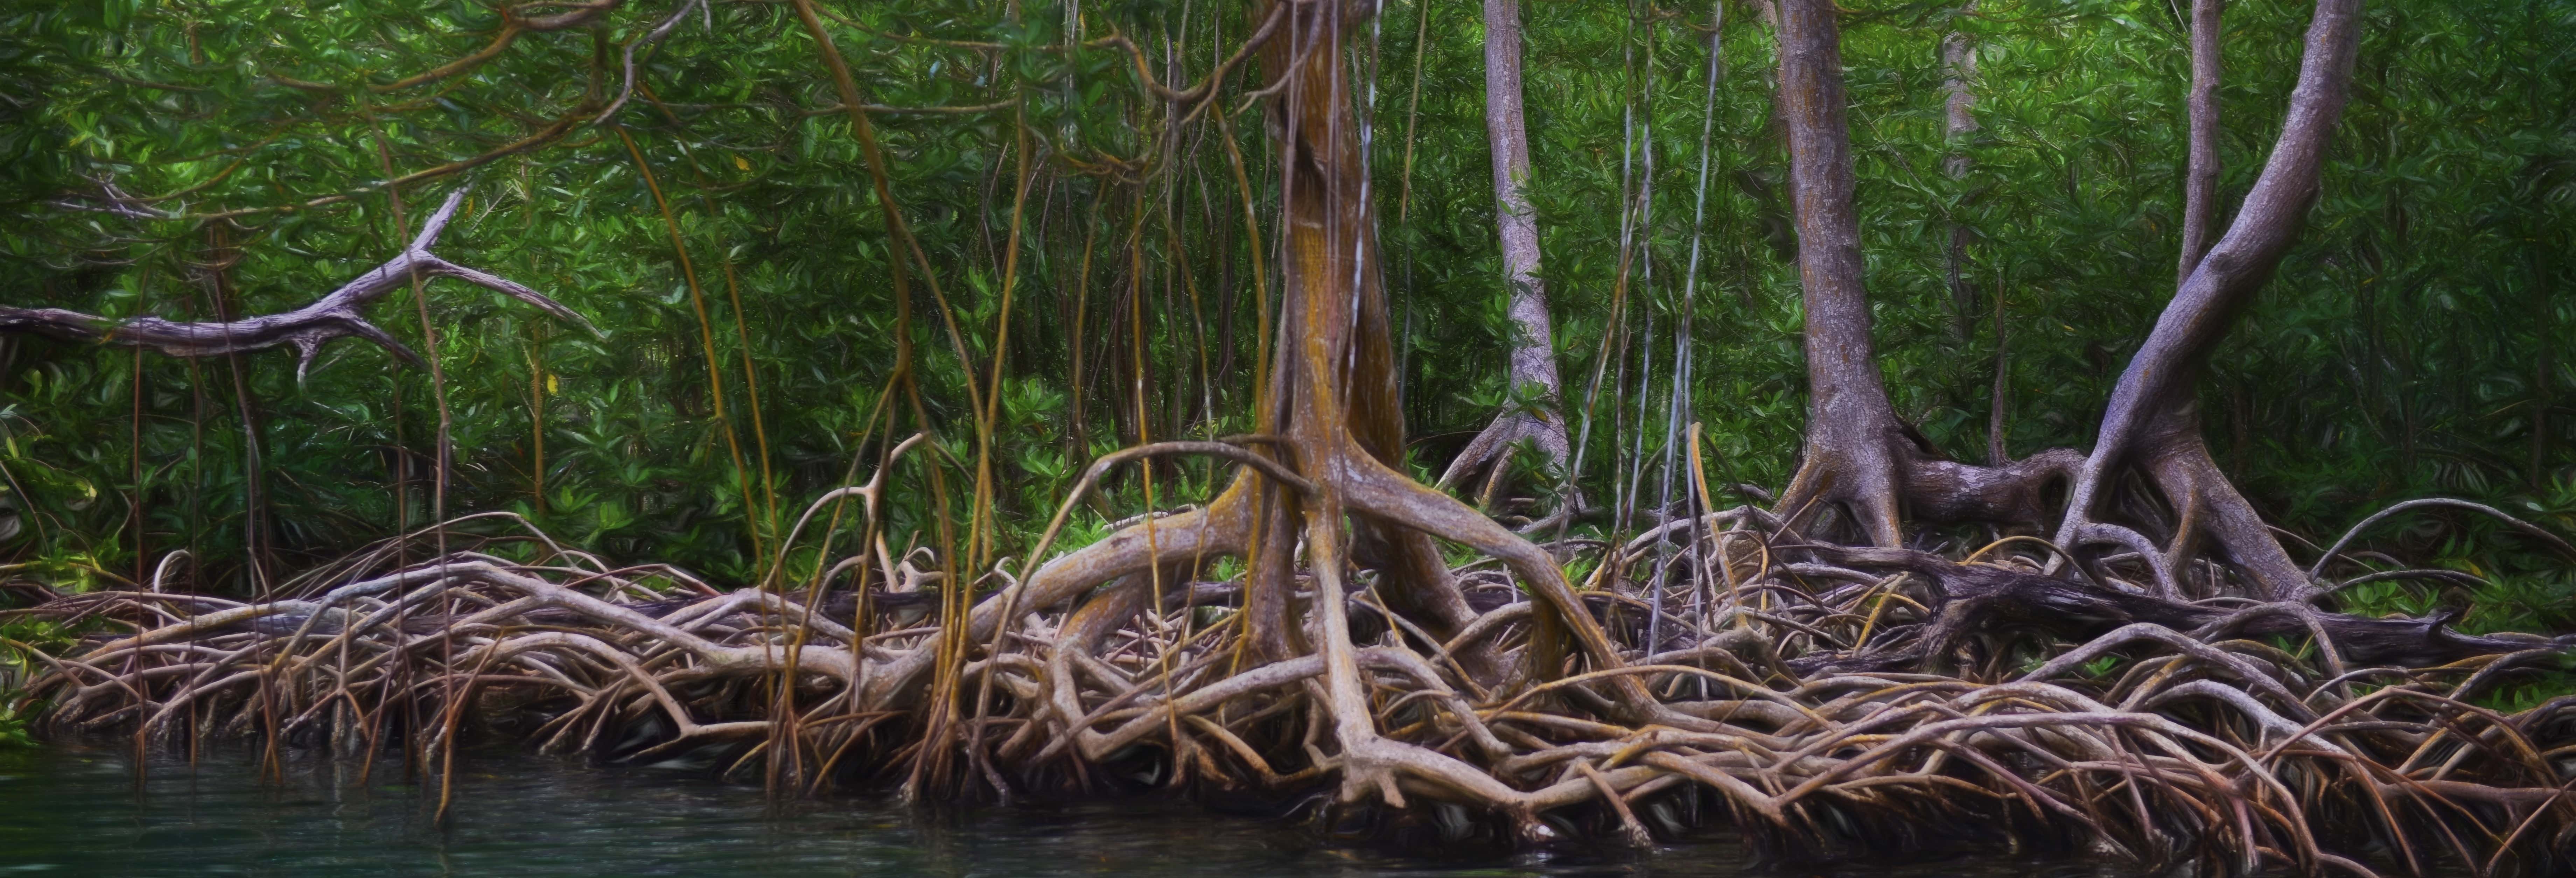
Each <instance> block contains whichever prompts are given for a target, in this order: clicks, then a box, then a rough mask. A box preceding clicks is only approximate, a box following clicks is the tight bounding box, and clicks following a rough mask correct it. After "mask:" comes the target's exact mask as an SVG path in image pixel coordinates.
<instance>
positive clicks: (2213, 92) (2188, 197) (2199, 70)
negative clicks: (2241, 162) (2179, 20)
mask: <svg viewBox="0 0 2576 878" xmlns="http://www.w3.org/2000/svg"><path fill="white" fill-rule="evenodd" d="M2226 8H2227V4H2226V0H2192V4H2191V98H2190V100H2189V101H2188V103H2187V106H2188V112H2189V113H2190V115H2191V146H2190V165H2189V167H2188V169H2187V170H2185V171H2184V173H2183V184H2182V258H2181V260H2180V261H2181V264H2180V265H2179V266H2178V267H2177V268H2176V269H2175V274H2174V285H2175V286H2176V287H2177V288H2179V287H2180V286H2181V285H2182V284H2184V283H2186V282H2188V281H2190V280H2191V270H2192V269H2194V268H2198V267H2200V257H2201V256H2202V255H2204V254H2206V253H2208V252H2209V229H2210V226H2212V225H2215V224H2217V222H2218V172H2219V163H2218V130H2219V129H2218V74H2219V70H2220V56H2219V51H2218V34H2219V16H2220V14H2221V13H2222V12H2224V11H2225V10H2226Z"/></svg>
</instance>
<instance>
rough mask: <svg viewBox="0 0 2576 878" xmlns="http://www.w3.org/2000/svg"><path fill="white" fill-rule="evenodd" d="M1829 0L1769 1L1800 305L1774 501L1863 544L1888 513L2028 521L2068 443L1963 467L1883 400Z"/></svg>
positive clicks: (1794, 519)
mask: <svg viewBox="0 0 2576 878" xmlns="http://www.w3.org/2000/svg"><path fill="white" fill-rule="evenodd" d="M1834 14H1835V13H1834V6H1833V4H1832V2H1831V0H1781V3H1780V102H1781V113H1780V116H1781V120H1782V124H1783V126H1784V127H1785V128H1786V129H1787V133H1788V136H1789V182H1790V195H1791V197H1792V199H1793V202H1794V205H1795V213H1796V215H1797V216H1796V221H1797V228H1798V280H1799V288H1800V290H1801V293H1802V294H1803V297H1804V302H1805V304H1806V312H1807V314H1806V353H1807V394H1808V396H1807V437H1806V445H1805V449H1804V460H1803V461H1802V462H1801V463H1800V465H1799V468H1798V473H1797V475H1795V476H1794V477H1792V478H1791V479H1790V481H1789V487H1788V489H1787V490H1785V491H1783V492H1782V493H1781V498H1780V503H1779V506H1778V507H1777V508H1778V509H1779V510H1780V513H1781V514H1782V515H1784V516H1786V520H1787V522H1788V524H1789V526H1791V527H1793V528H1794V527H1799V526H1801V525H1802V523H1803V522H1805V521H1806V520H1808V519H1810V518H1811V517H1813V516H1814V515H1815V514H1817V513H1818V512H1821V511H1823V509H1824V508H1825V507H1827V506H1840V507H1842V508H1844V509H1846V510H1847V511H1849V512H1850V514H1851V515H1852V517H1853V519H1854V520H1855V521H1856V523H1857V524H1858V525H1859V526H1860V528H1861V530H1862V531H1863V532H1865V533H1866V534H1867V535H1868V537H1869V540H1870V541H1871V542H1872V543H1875V544H1877V545H1881V546H1894V545H1898V544H1899V542H1900V540H1901V539H1902V531H1901V529H1900V527H1899V525H1898V522H1899V520H1900V519H1901V518H1903V517H1905V516H1907V515H1909V514H1910V515H1911V516H1913V517H1917V518H1924V519H1931V520H1942V521H1949V520H1987V521H2006V522H2017V523H2036V522H2037V521H2038V520H2039V517H2040V514H2041V512H2040V510H2041V504H2042V501H2043V499H2044V495H2043V492H2044V491H2045V489H2046V487H2047V486H2048V484H2049V483H2050V482H2051V481H2052V480H2054V479H2056V478H2059V477H2062V476H2064V475H2065V474H2067V473H2069V472H2071V470H2072V468H2073V467H2074V465H2075V464H2076V462H2077V461H2078V460H2079V459H2080V456H2079V455H2076V454H2075V453H2074V452H2071V451H2064V450H2058V451H2051V452H2046V453H2042V454H2037V455H2033V456H2031V457H2029V458H2026V459H2023V460H2019V461H2010V462H2002V461H1998V462H1997V465H1995V466H1976V465H1972V464H1966V463H1960V462H1957V461H1952V460H1947V459H1943V458H1942V457H1940V455H1938V454H1937V453H1935V452H1934V451H1933V450H1932V449H1930V448H1928V447H1926V446H1924V445H1922V444H1921V443H1919V442H1918V441H1917V440H1916V439H1915V437H1914V436H1913V435H1911V431H1909V430H1908V429H1907V428H1906V427H1905V425H1904V424H1903V422H1901V421H1899V420H1898V419H1897V417H1896V411H1895V409H1894V407H1893V406H1891V405H1890V404H1889V403H1888V398H1887V387H1886V380H1885V378H1884V377H1883V376H1882V375H1881V374H1880V373H1879V369H1878V360H1877V357H1876V355H1875V354H1874V352H1873V348H1872V347H1871V341H1870V314H1869V291H1868V288H1867V285H1866V284H1865V282H1864V277H1863V262H1862V257H1861V249H1860V217H1859V214H1858V211H1857V208H1856V207H1855V206H1854V204H1853V201H1852V190H1853V185H1854V184H1853V171H1852V157H1851V135H1850V132H1849V129H1848V128H1847V127H1846V122H1845V119H1844V106H1845V97H1844V93H1843V82H1842V51H1841V47H1840V43H1841V37H1840V34H1839V33H1838V32H1837V30H1836V28H1835V23H1834Z"/></svg>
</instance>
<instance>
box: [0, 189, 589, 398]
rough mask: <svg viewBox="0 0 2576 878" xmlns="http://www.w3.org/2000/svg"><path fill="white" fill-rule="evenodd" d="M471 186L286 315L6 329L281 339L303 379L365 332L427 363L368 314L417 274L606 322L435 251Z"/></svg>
mask: <svg viewBox="0 0 2576 878" xmlns="http://www.w3.org/2000/svg"><path fill="white" fill-rule="evenodd" d="M464 199H465V190H464V189H458V190H456V191H455V192H452V193H449V194H448V196H447V203H446V204H445V205H442V206H440V207H439V209H438V212H437V213H434V214H431V215H430V217H429V221H428V222H427V223H425V224H423V225H422V226H421V230H420V235H419V237H416V238H414V239H412V242H411V245H410V246H408V247H405V248H404V249H403V251H402V252H401V253H399V254H396V255H395V256H394V258H392V259H389V260H386V261H385V263H384V264H383V265H379V266H376V267H375V268H374V269H373V270H371V271H368V272H367V273H365V274H362V275H359V276H358V277H357V278H356V279H355V280H351V281H349V282H348V283H345V284H342V285H340V288H339V289H336V290H333V291H331V294H330V295H327V296H323V297H322V298H321V299H319V300H316V301H314V303H313V304H310V305H306V306H304V307H302V308H298V309H295V310H293V311H288V312H286V313H283V314H266V315H261V316H258V317H247V318H243V319H240V320H234V321H230V322H199V323H180V322H175V321H170V320H163V319H161V318H159V317H136V318H133V319H129V320H123V321H119V320H116V319H113V318H107V317H96V316H92V315H88V314H82V313H80V312H77V311H66V310H63V309H61V308H13V307H8V306H0V332H26V333H34V334H37V335H44V336H49V337H52V338H58V339H62V340H65V341H84V342H92V343H96V344H102V345H116V346H120V347H133V348H151V349H154V350H157V351H160V352H161V353H163V354H167V355H170V356H173V357H211V356H217V355H221V354H232V353H243V352H247V351H256V350H264V349H267V348H273V347H277V346H279V345H293V346H295V349H296V351H297V352H298V354H297V357H296V363H295V378H296V380H298V381H302V380H303V379H304V374H305V371H306V370H307V369H308V368H310V367H311V366H312V365H313V358H314V357H315V356H316V355H318V354H320V353H321V351H322V345H323V344H324V343H325V342H329V341H331V340H332V339H335V338H343V337H354V338H362V339H366V340H368V341H371V342H375V343H376V344H378V345H381V346H383V347H384V348H385V350H387V351H390V352H392V353H393V355H394V356H395V357H396V358H398V359H401V360H402V361H404V362H406V363H410V364H413V365H419V364H420V362H421V360H420V355H419V354H415V353H413V352H412V350H411V349H410V348H408V347H404V346H403V344H402V342H399V341H395V340H394V337H393V336H392V335H391V334H389V333H387V332H385V331H384V330H383V329H381V328H378V327H377V326H376V325H375V324H374V323H370V322H368V320H367V317H366V314H365V308H366V307H367V306H368V305H369V304H372V303H374V302H375V301H376V300H377V299H381V298H384V297H385V296H386V295H387V294H389V293H392V292H393V291H394V290H397V289H400V288H401V287H402V286H403V285H404V284H406V283H408V282H409V281H410V280H411V279H412V278H413V277H419V278H421V279H424V280H426V279H428V278H434V277H452V278H455V279H457V280H461V281H464V282H466V283H470V284H473V285H475V286H479V287H483V288H485V289H489V290H493V291H496V292H499V293H502V294H504V295H507V296H509V297H511V298H514V299H518V300H519V301H522V302H526V303H528V304H531V305H535V306H537V308H539V309H540V310H543V311H545V312H546V313H548V314H551V315H554V316H555V317H556V318H558V319H561V320H565V321H568V322H571V323H573V324H575V325H578V326H580V327H581V328H583V329H588V330H590V331H591V332H592V333H594V334H597V333H598V332H599V329H598V327H595V326H592V325H591V323H590V321H588V320H585V319H583V318H582V316H581V315H580V314H577V313H574V311H573V310H572V309H570V308H566V307H564V306H563V305H562V304H561V303H559V302H556V301H555V300H553V299H550V298H547V297H546V296H545V295H544V294H542V293H539V292H537V291H536V290H532V289H529V288H527V287H526V286H522V285H520V284H519V283H517V282H515V281H511V280H509V279H506V278H503V277H500V276H498V275H494V274H490V273H487V272H483V271H480V270H476V269H472V268H467V267H465V266H462V265H458V264H456V263H453V262H449V261H447V260H445V259H441V258H439V257H438V256H437V255H436V254H433V253H431V252H429V248H430V245H432V244H434V243H437V241H438V233H439V232H441V231H444V230H445V229H446V228H447V221H448V220H449V219H450V218H452V217H454V216H455V214H456V207H457V205H458V204H461V203H463V202H464Z"/></svg>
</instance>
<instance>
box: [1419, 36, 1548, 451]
mask: <svg viewBox="0 0 2576 878" xmlns="http://www.w3.org/2000/svg"><path fill="white" fill-rule="evenodd" d="M1485 134H1486V139H1487V141H1488V142H1489V143H1490V144H1491V146H1492V150H1493V166H1494V208H1495V209H1494V224H1495V226H1496V228H1497V230H1498V231H1499V232H1500V235H1501V238H1502V255H1503V282H1504V285H1505V286H1506V287H1507V288H1508V289H1509V291H1510V296H1511V303H1510V306H1509V312H1508V313H1509V314H1510V316H1511V320H1512V327H1513V330H1512V331H1513V338H1512V341H1511V365H1510V379H1511V387H1512V391H1513V396H1514V397H1516V398H1517V399H1522V400H1533V401H1535V402H1534V404H1532V405H1527V406H1521V405H1515V406H1514V407H1512V408H1511V409H1509V410H1507V411H1505V412H1503V413H1502V414H1499V415H1496V416H1495V417H1494V421H1493V423H1492V424H1490V425H1488V426H1487V427H1486V428H1485V430H1484V432H1482V433H1479V434H1477V436H1476V438H1475V439H1474V440H1472V441H1470V442H1469V443H1468V444H1467V448H1466V449H1465V450H1464V451H1461V452H1459V454H1458V457H1457V458H1456V459H1455V460H1453V461H1451V462H1450V464H1449V468H1448V470H1447V471H1445V472H1443V473H1441V475H1440V485H1441V487H1443V488H1447V487H1451V486H1454V485H1456V484H1458V483H1459V482H1460V481H1462V480H1464V479H1466V478H1467V477H1468V476H1470V475H1472V474H1474V473H1475V472H1476V471H1477V470H1478V469H1479V468H1483V467H1488V465H1490V468H1489V470H1488V472H1489V474H1488V475H1487V476H1486V479H1485V486H1484V489H1483V490H1482V491H1480V492H1479V495H1480V496H1481V497H1483V498H1484V499H1485V500H1487V501H1490V500H1491V499H1492V497H1493V494H1494V492H1495V491H1496V490H1497V489H1498V488H1499V487H1500V485H1501V482H1502V477H1503V474H1504V473H1505V472H1506V471H1507V470H1508V467H1506V466H1505V465H1504V464H1505V462H1506V459H1505V455H1507V454H1508V453H1509V451H1510V448H1511V445H1512V443H1514V442H1518V441H1520V440H1523V439H1528V440H1531V441H1532V442H1534V443H1536V444H1537V446H1538V448H1539V450H1540V451H1542V452H1544V453H1546V454H1547V456H1548V459H1549V461H1550V462H1551V463H1552V464H1554V465H1556V466H1558V467H1563V466H1564V465H1565V460H1566V457H1567V455H1568V454H1569V452H1570V443H1568V442H1567V441H1566V436H1565V419H1564V418H1562V417H1560V416H1559V415H1558V414H1557V409H1558V400H1559V399H1560V398H1561V396H1562V394H1561V389H1562V387H1563V385H1562V384H1561V383H1560V382H1559V381H1558V378H1557V370H1556V348H1555V344H1554V338H1555V333H1554V330H1553V328H1552V327H1551V326H1550V324H1549V320H1548V314H1547V289H1546V287H1545V285H1544V284H1543V283H1542V282H1541V281H1540V280H1539V246H1538V216H1537V212H1536V211H1535V210H1533V209H1532V208H1531V207H1530V201H1529V180H1530V161H1529V129H1528V124H1527V122H1526V121H1525V120H1524V113H1523V111H1522V108H1521V25H1520V2H1519V0H1485Z"/></svg>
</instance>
